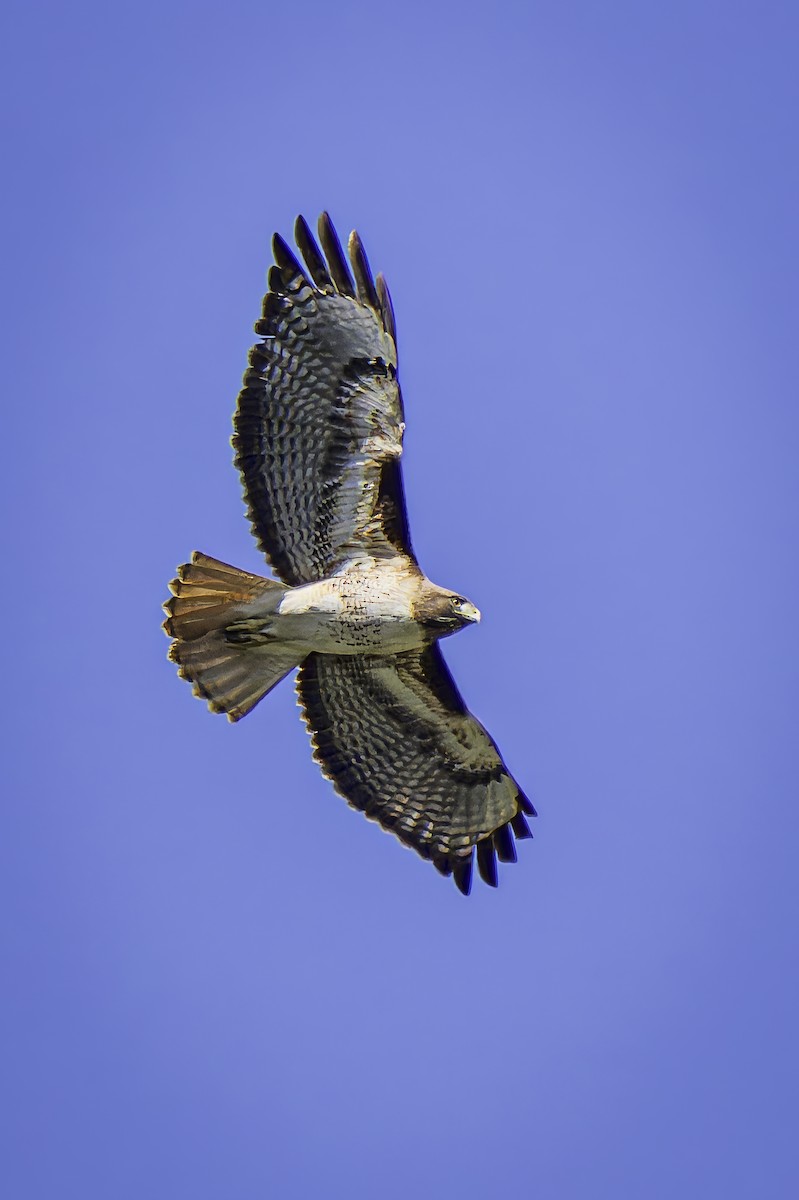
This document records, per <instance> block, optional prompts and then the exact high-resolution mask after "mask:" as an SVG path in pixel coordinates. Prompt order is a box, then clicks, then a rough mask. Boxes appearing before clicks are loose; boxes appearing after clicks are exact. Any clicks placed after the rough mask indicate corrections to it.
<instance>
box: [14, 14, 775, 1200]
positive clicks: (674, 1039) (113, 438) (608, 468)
mask: <svg viewBox="0 0 799 1200" xmlns="http://www.w3.org/2000/svg"><path fill="white" fill-rule="evenodd" d="M3 22H4V28H3V30H2V36H0V45H2V51H0V54H1V55H2V60H3V61H2V80H3V83H2V86H3V89H4V90H5V91H6V93H7V94H6V97H5V99H4V101H3V106H2V110H3V117H2V120H3V124H4V126H5V134H6V149H5V150H4V152H3V165H4V168H5V170H4V176H5V183H4V186H3V191H2V197H0V205H2V210H3V212H2V217H3V220H2V230H3V238H4V241H6V243H7V244H6V247H5V249H4V251H3V256H2V260H3V286H2V289H1V290H0V296H1V299H2V305H3V318H2V328H3V334H4V340H5V342H6V348H5V349H4V351H3V358H2V383H3V394H4V403H3V409H4V429H5V431H6V432H5V434H4V437H3V439H2V446H1V447H0V454H1V455H2V459H3V469H2V487H3V491H4V493H5V499H6V501H7V504H8V512H9V516H8V517H7V518H6V519H5V520H4V524H3V529H4V537H3V552H4V558H5V566H6V568H7V575H6V581H5V583H4V586H3V598H4V608H5V610H6V616H5V618H4V633H5V636H4V650H3V674H4V683H5V687H4V695H5V699H6V711H5V716H4V718H3V726H4V732H5V735H6V739H7V749H6V751H5V755H4V770H3V775H4V777H5V786H4V793H5V798H4V800H3V803H2V825H3V832H2V841H1V843H0V926H1V928H2V973H3V984H2V991H1V992H0V1010H1V1011H0V1023H1V1024H2V1030H3V1035H2V1037H3V1047H2V1069H1V1070H0V1090H1V1094H2V1104H3V1107H4V1113H3V1115H2V1120H1V1121H0V1138H2V1140H3V1141H4V1142H5V1145H4V1146H3V1147H2V1148H0V1172H2V1175H3V1177H4V1178H3V1181H2V1194H3V1195H4V1196H7V1197H9V1198H10V1200H11V1198H13V1200H71V1198H72V1197H76V1198H77V1197H80V1198H81V1200H93V1198H94V1197H98V1198H99V1197H102V1198H103V1200H141V1198H142V1197H148V1200H150V1198H152V1200H175V1198H180V1200H182V1198H183V1197H187V1198H191V1200H217V1198H218V1200H230V1198H231V1197H233V1198H236V1200H240V1198H241V1200H250V1198H255V1197H258V1198H259V1200H260V1198H263V1197H273V1196H274V1197H280V1198H281V1200H282V1198H286V1200H305V1198H307V1197H315V1196H347V1197H355V1198H357V1200H360V1198H364V1200H366V1198H371V1197H375V1196H380V1197H386V1198H387V1200H394V1198H397V1200H405V1198H407V1197H411V1196H413V1197H428V1196H430V1197H432V1196H436V1197H449V1196H452V1197H457V1198H458V1200H471V1198H472V1197H481V1198H483V1197H486V1196H497V1195H508V1196H521V1197H525V1196H530V1197H533V1196H534V1197H536V1198H537V1200H549V1198H552V1200H594V1198H596V1200H600V1198H604V1197H613V1198H614V1200H618V1198H619V1197H622V1198H627V1197H636V1198H637V1197H642V1198H645V1200H660V1198H663V1200H673V1198H674V1197H675V1196H679V1197H681V1198H688V1200H693V1198H694V1197H696V1198H700V1197H701V1198H702V1200H706V1198H707V1197H711V1198H715V1197H721V1196H723V1197H725V1200H737V1198H738V1197H755V1196H756V1197H761V1196H766V1197H769V1198H770V1200H771V1198H775V1197H776V1198H780V1200H781V1198H783V1197H789V1196H790V1197H793V1196H794V1195H796V1194H797V1192H796V1187H797V1183H796V1180H797V1167H798V1166H799V1163H798V1162H797V1160H798V1159H799V1150H798V1149H797V1132H796V1131H797V1116H798V1111H797V1108H798V1106H797V1072H798V1069H799V1061H798V1060H799V1053H797V1050H798V1046H797V1042H798V1035H797V1011H798V1009H799V994H798V993H799V988H797V983H799V955H797V953H796V943H797V898H798V892H799V885H798V884H797V870H796V862H797V839H798V838H799V764H798V763H797V759H798V758H799V736H798V730H797V715H798V713H799V664H798V658H799V655H798V654H797V614H798V613H799V587H798V586H797V585H798V584H799V562H798V558H797V551H798V549H799V407H798V406H799V380H798V379H797V375H798V374H799V371H798V369H797V367H798V364H797V331H798V330H799V283H798V282H797V281H798V280H799V270H798V268H799V253H798V250H799V237H798V235H797V213H799V167H798V165H797V139H796V129H797V113H799V72H797V55H798V53H799V15H797V8H796V5H795V4H791V3H785V4H775V3H768V2H766V3H754V2H752V3H736V2H732V3H729V2H725V3H721V2H719V3H710V2H704V0H702V2H699V3H696V2H693V3H682V2H677V3H670V4H655V3H630V2H627V0H621V2H618V0H614V2H612V3H607V4H602V5H600V4H594V3H588V2H583V3H569V2H565V3H562V2H559V3H546V4H544V3H531V4H524V5H522V4H518V5H514V4H502V3H500V4H493V5H483V6H470V5H468V4H459V5H455V4H452V5H444V4H436V3H426V4H413V3H411V4H405V5H399V4H393V5H381V4H369V5H366V4H364V5H356V4H329V3H328V4H317V3H313V2H306V3H302V4H297V3H294V4H280V5H278V4H271V3H268V2H267V0H262V2H261V3H257V4H256V3H238V2H237V3H231V4H227V5H222V4H215V5H211V4H203V3H200V4H193V5H188V4H186V5H184V4H176V3H165V4H160V3H159V4H155V3H152V2H150V0H144V2H141V3H138V4H135V5H121V4H99V3H95V4H86V3H80V2H78V3H76V4H69V5H67V4H55V3H50V4H43V5H37V4H30V3H27V4H24V5H23V4H21V3H11V4H7V5H6V6H5V13H4V17H3ZM325 207H326V208H329V209H330V211H331V213H332V215H333V218H334V220H335V221H336V222H337V224H338V225H339V226H340V228H341V230H342V232H344V233H346V232H348V230H349V229H350V228H351V227H352V226H354V225H357V227H358V228H359V230H360V231H361V233H362V235H363V237H364V240H365V243H366V247H367V251H368V253H369V255H370V258H371V260H372V264H373V266H374V268H375V269H376V270H377V269H382V270H383V271H384V272H385V273H386V275H387V277H388V280H389V283H390V286H391V289H392V292H393V297H394V302H395V306H396V309H397V314H398V321H399V345H400V372H401V379H402V382H403V386H404V391H405V397H406V405H407V416H408V433H407V440H406V446H407V451H406V458H405V472H406V476H405V477H406V486H407V491H408V498H409V509H410V518H411V525H412V531H413V536H414V541H415V545H416V548H417V551H418V554H419V557H420V559H421V562H422V564H423V566H424V567H425V569H426V571H427V572H428V573H429V575H430V576H431V577H432V578H434V579H435V580H437V581H440V582H441V583H444V584H446V585H449V586H451V587H453V588H457V589H459V590H461V591H463V592H464V593H465V594H466V595H467V596H469V597H470V598H471V599H473V600H474V601H475V603H476V604H477V605H478V606H479V607H480V608H481V609H482V611H483V614H484V616H483V623H482V625H481V626H480V627H479V629H477V630H471V631H468V632H465V633H463V634H462V635H461V636H459V637H458V638H455V639H452V640H451V641H449V642H448V643H447V645H446V655H447V658H448V660H449V662H450V664H451V666H452V669H453V672H454V674H455V677H456V679H457V681H458V683H459V685H460V687H461V689H462V691H463V692H464V694H465V697H466V698H467V700H468V701H469V702H470V704H471V705H472V707H473V708H474V710H475V712H476V713H477V715H478V716H479V717H480V718H481V719H482V720H483V722H484V723H485V724H486V725H487V726H488V728H489V729H490V730H491V732H492V733H493V735H494V736H495V738H496V740H497V741H498V743H499V745H500V747H501V748H502V750H503V752H504V754H505V756H506V758H507V761H508V763H509V765H510V766H511V768H512V769H513V771H514V772H515V773H516V774H517V775H518V777H519V779H520V780H521V781H522V782H523V784H524V785H525V787H526V788H527V790H528V791H529V793H530V795H531V797H532V798H533V799H534V801H535V803H536V805H537V807H538V809H539V812H540V817H539V819H538V821H537V822H536V823H535V833H536V838H535V840H534V841H533V842H528V843H524V844H522V845H521V846H520V854H519V858H520V861H519V864H518V865H517V866H515V867H505V868H503V869H502V871H501V881H500V888H499V890H498V891H497V892H491V891H489V890H488V889H487V888H484V887H482V886H475V889H474V891H473V894H472V896H471V898H470V899H469V900H464V899H463V898H462V897H461V896H460V895H459V894H458V893H457V892H456V890H455V888H454V886H453V885H452V884H451V883H450V882H448V881H445V880H442V879H441V878H440V877H439V876H438V875H437V874H436V872H435V871H434V870H433V869H432V868H431V867H430V866H429V865H427V864H425V863H423V862H422V861H421V860H419V859H417V858H416V857H415V856H414V855H412V854H411V853H410V852H408V851H406V850H404V849H403V848H402V847H401V846H399V845H398V844H397V843H396V842H395V841H394V840H393V839H392V838H389V837H387V836H386V835H385V834H383V833H382V832H381V831H380V830H379V829H378V828H377V827H376V826H373V825H371V824H369V823H368V822H366V821H364V820H363V818H362V817H360V816H358V815H357V814H356V813H353V812H351V811H350V810H349V809H348V808H347V806H346V805H345V803H344V802H343V801H342V800H340V799H339V798H338V797H337V796H336V795H335V794H334V792H333V790H332V788H331V786H330V785H329V784H328V783H326V782H325V781H324V780H323V779H322V777H321V775H320V774H319V772H318V770H317V768H316V767H315V765H314V764H313V763H312V761H311V757H310V753H309V748H308V744H307V738H306V734H305V731H304V729H303V727H302V725H301V722H300V719H299V714H298V712H297V710H296V708H295V703H294V696H293V693H292V689H291V686H290V685H289V684H284V685H282V686H281V687H280V688H279V689H278V690H277V691H275V692H274V693H273V694H272V695H271V696H270V697H269V698H268V699H267V700H266V701H265V702H264V703H263V704H262V705H261V706H260V707H259V708H258V709H257V710H256V711H255V712H254V713H253V714H252V715H251V716H250V717H248V718H247V719H246V720H245V721H243V722H242V723H241V724H240V725H239V726H237V727H230V726H229V725H228V724H227V723H226V722H225V721H224V720H222V719H221V718H217V717H212V716H211V715H209V713H208V712H207V711H206V710H205V708H204V706H203V705H202V704H201V703H199V702H198V701H197V700H194V699H192V697H191V694H190V690H189V688H188V687H187V686H186V685H185V684H184V683H182V682H180V681H179V680H178V679H177V678H176V674H175V670H174V668H173V667H172V666H171V665H170V664H169V663H168V662H167V661H166V650H167V642H166V639H165V638H164V635H163V633H162V632H161V630H160V627H159V626H160V621H161V619H162V614H161V611H160V604H161V602H162V600H164V599H165V598H166V595H167V590H166V584H167V581H168V580H169V579H170V578H171V577H172V575H173V573H174V568H175V566H176V564H177V563H178V562H181V561H184V560H185V558H186V557H187V555H188V554H189V553H190V552H191V550H192V549H194V548H200V549H203V550H205V551H206V552H208V553H210V554H213V555H216V556H218V557H220V558H223V559H225V560H228V561H230V562H233V563H236V564H238V565H240V566H242V567H245V568H248V569H250V570H255V571H258V570H260V569H262V567H263V563H262V560H261V559H260V558H259V555H258V553H257V551H256V548H255V545H254V543H253V542H252V540H251V537H250V534H249V531H248V527H247V524H246V521H245V519H244V514H243V505H242V501H241V497H240V491H239V483H238V479H237V477H236V475H235V472H234V470H233V467H232V463H231V450H230V447H229V444H228V438H229V436H230V432H231V426H230V417H231V413H232V410H233V405H234V401H235V397H236V393H237V390H238V387H239V382H240V377H241V373H242V371H243V369H244V365H245V361H246V353H247V349H248V347H249V345H250V344H251V341H252V340H253V335H252V333H251V326H252V322H253V321H254V319H255V318H256V316H257V315H258V310H259V303H260V297H261V295H262V292H263V290H264V287H265V272H266V269H267V267H268V264H269V261H270V250H269V238H270V235H271V233H272V231H273V230H274V229H278V230H281V231H282V232H283V233H284V234H289V233H290V230H291V225H292V222H293V218H294V216H295V214H296V213H297V212H298V211H302V212H304V213H305V214H306V215H308V216H309V217H315V216H316V214H317V213H318V212H319V211H320V210H321V209H322V208H325ZM4 574H5V572H4Z"/></svg>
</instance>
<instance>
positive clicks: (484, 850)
mask: <svg viewBox="0 0 799 1200" xmlns="http://www.w3.org/2000/svg"><path fill="white" fill-rule="evenodd" d="M477 869H478V871H479V872H480V878H481V879H482V880H483V882H484V883H487V884H488V886H489V887H494V888H495V887H496V886H497V883H498V879H497V858H496V855H495V853H494V843H493V841H492V840H491V837H490V836H489V837H487V838H483V840H482V841H481V842H478V843H477Z"/></svg>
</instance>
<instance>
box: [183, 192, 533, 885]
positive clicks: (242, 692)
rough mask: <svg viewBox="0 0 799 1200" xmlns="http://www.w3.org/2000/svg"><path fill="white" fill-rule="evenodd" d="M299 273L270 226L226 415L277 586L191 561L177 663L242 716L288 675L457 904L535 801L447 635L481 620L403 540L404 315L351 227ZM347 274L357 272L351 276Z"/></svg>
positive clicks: (299, 234)
mask: <svg viewBox="0 0 799 1200" xmlns="http://www.w3.org/2000/svg"><path fill="white" fill-rule="evenodd" d="M295 237H296V241H297V245H298V247H299V249H300V251H301V253H302V257H303V259H304V265H301V263H300V262H299V261H298V259H297V258H296V257H295V256H294V254H293V252H292V251H291V250H290V249H289V247H288V245H287V244H286V243H285V242H284V241H283V239H282V238H281V237H279V236H278V235H277V234H276V235H275V238H274V241H273V250H274V256H275V264H274V265H273V266H272V267H271V268H270V271H269V291H268V292H267V294H266V296H265V298H264V303H263V315H262V317H261V319H260V320H259V321H258V322H257V323H256V325H255V331H256V333H258V334H259V335H260V336H261V339H262V340H261V341H260V342H258V344H257V345H255V346H254V347H253V348H252V350H251V351H250V366H249V367H248V369H247V371H246V373H245V375H244V386H243V388H242V391H241V393H240V395H239V399H238V408H237V411H236V415H235V418H234V424H235V436H234V438H233V445H234V447H235V451H236V465H237V467H238V469H239V471H240V473H241V478H242V481H243V484H244V492H245V497H246V501H247V505H248V511H249V518H250V521H251V523H252V527H253V531H254V533H255V536H256V538H257V540H258V544H259V546H260V547H261V549H262V550H263V552H264V554H265V555H266V557H267V559H268V560H269V562H270V563H271V565H272V568H273V569H274V571H275V573H276V574H277V575H278V576H279V577H280V579H281V580H282V583H278V582H277V581H276V580H273V579H264V578H262V577H260V576H257V575H250V574H248V573H247V572H245V571H240V570H238V568H236V567H230V566H227V565H226V564H225V563H222V562H218V561H217V560H216V559H213V558H209V557H207V556H206V555H204V554H200V553H195V554H193V555H192V559H191V562H190V563H187V564H185V565H184V566H182V567H180V568H179V569H178V577H177V579H175V580H173V582H172V583H171V584H170V588H171V591H172V592H173V597H172V599H171V600H169V601H168V602H167V603H166V604H165V606H164V607H165V609H166V611H167V613H168V614H169V615H168V618H167V620H166V621H165V622H164V629H165V630H166V632H167V634H168V635H169V637H171V638H173V639H174V641H173V643H172V646H171V647H170V652H169V653H170V658H171V659H172V660H173V661H174V662H176V663H178V665H179V668H180V671H179V673H180V675H181V676H182V677H183V678H184V679H188V680H190V681H191V683H192V684H193V685H194V693H195V695H198V696H202V697H203V698H204V699H206V700H207V701H208V704H209V707H210V708H211V709H212V711H213V712H224V713H227V715H228V718H229V719H230V720H231V721H238V720H239V719H240V718H241V717H243V716H245V715H246V714H247V713H248V712H249V711H250V710H251V709H252V708H254V707H255V705H256V704H257V703H258V701H259V700H261V699H262V698H263V697H264V696H265V695H266V694H267V692H269V691H271V689H272V688H273V687H274V686H275V685H276V684H277V683H279V682H280V680H281V679H283V677H284V676H285V675H287V674H288V673H289V672H290V671H292V670H293V669H294V668H296V667H299V668H300V670H299V676H298V679H297V691H298V693H299V698H300V703H301V704H302V707H303V709H304V713H305V720H306V723H307V725H308V729H309V731H310V734H311V740H312V742H313V753H314V758H315V759H316V761H317V762H318V763H319V764H320V766H321V768H322V771H323V772H324V774H325V775H326V776H327V777H328V778H329V779H330V780H332V782H333V784H334V786H335V787H336V789H337V790H338V791H339V792H340V793H341V794H342V795H343V796H344V797H345V798H346V799H347V800H348V801H349V803H350V804H351V805H352V806H353V807H354V808H358V809H360V810H361V811H362V812H364V813H365V814H366V816H367V817H369V818H371V819H372V820H374V821H379V823H380V824H381V825H382V826H383V828H384V829H387V830H389V831H390V832H391V833H394V834H396V836H397V837H398V838H399V839H400V841H402V842H404V843H405V845H407V846H411V847H412V848H413V849H414V850H416V851H417V852H418V853H419V854H421V855H422V856H423V857H424V858H428V859H430V860H431V861H432V862H433V864H434V865H435V866H436V867H437V868H438V870H439V871H440V872H441V873H442V874H443V875H450V874H451V875H452V876H453V878H454V880H455V883H456V884H457V885H458V887H459V888H460V890H461V891H462V892H463V893H464V894H468V892H469V888H470V886H471V876H472V860H473V857H474V850H475V847H476V850H477V865H478V869H479V872H480V875H481V876H482V878H483V879H484V880H485V881H486V883H489V884H491V886H492V887H495V886H496V883H497V859H500V861H502V862H515V861H516V848H515V843H514V834H515V836H516V837H517V838H528V837H530V836H531V834H530V829H529V826H528V824H527V821H526V819H525V813H526V814H528V815H530V814H531V815H535V809H534V808H533V806H532V804H531V803H530V801H529V800H528V799H527V797H526V796H525V795H524V793H523V792H522V790H521V788H520V787H519V785H518V784H517V783H516V781H515V780H514V779H513V778H512V776H511V775H510V774H509V772H508V770H507V768H506V767H505V764H504V763H503V761H502V758H501V757H500V754H499V751H498V750H497V747H496V746H495V744H494V742H493V741H492V739H491V737H490V736H489V735H488V733H487V732H486V731H485V729H484V728H483V726H482V725H481V724H480V723H479V721H477V720H476V719H475V718H474V717H473V716H472V715H471V713H470V712H469V711H468V709H467V708H466V705H465V704H464V702H463V700H462V698H461V696H460V693H459V692H458V689H457V687H456V686H455V683H454V681H453V679H452V676H451V675H450V673H449V671H448V669H447V666H446V663H445V662H444V659H443V657H442V654H441V649H440V647H439V641H440V639H441V638H443V637H448V636H449V634H451V633H455V632H457V630H459V629H462V628H463V627H464V626H466V625H471V624H473V623H475V622H477V621H479V619H480V614H479V612H478V611H477V609H476V608H475V607H474V605H473V604H470V603H469V601H468V600H466V599H464V597H463V596H459V595H457V594H456V593H455V592H451V591H449V590H448V589H446V588H441V587H438V586H436V584H434V583H431V582H430V580H428V579H427V578H426V577H425V576H424V574H423V573H422V571H421V569H420V567H419V564H418V563H417V561H416V558H415V556H414V553H413V550H412V548H411V540H410V536H409V533H408V520H407V515H406V511H405V498H404V494H403V485H402V474H401V470H400V456H401V454H402V436H403V432H404V430H405V420H404V413H403V406H402V395H401V393H400V388H399V383H398V381H397V345H396V332H395V324H394V313H393V309H392V306H391V299H390V297H389V294H388V289H387V287H386V283H385V280H384V279H383V276H382V275H378V276H377V278H376V279H374V278H373V277H372V273H371V271H370V268H369V264H368V262H367V260H366V255H365V253H364V250H363V246H362V245H361V241H360V238H359V237H358V235H357V233H353V234H352V235H351V236H350V240H349V247H348V249H349V260H350V261H349V264H348V262H347V259H346V257H345V255H344V253H343V251H342V249H341V245H340V243H339V240H338V237H337V236H336V232H335V230H334V229H333V226H332V224H331V222H330V218H329V217H328V216H327V214H326V213H325V214H323V215H322V217H321V218H320V220H319V240H320V242H321V249H320V247H319V245H317V243H316V241H315V240H314V237H313V235H312V233H311V231H310V229H309V228H308V225H307V224H306V222H305V220H304V219H303V218H302V217H299V218H298V219H297V223H296V226H295ZM350 264H351V268H352V270H351V271H350Z"/></svg>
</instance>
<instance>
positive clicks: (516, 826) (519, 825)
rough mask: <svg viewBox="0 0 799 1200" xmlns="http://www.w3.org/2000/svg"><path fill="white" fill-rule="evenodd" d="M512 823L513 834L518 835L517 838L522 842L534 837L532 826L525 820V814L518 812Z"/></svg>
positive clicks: (512, 818)
mask: <svg viewBox="0 0 799 1200" xmlns="http://www.w3.org/2000/svg"><path fill="white" fill-rule="evenodd" d="M510 823H511V828H512V829H513V832H514V833H515V834H516V837H517V838H518V839H519V841H520V842H521V841H524V839H525V838H531V837H532V836H533V835H532V832H531V830H530V826H529V825H528V824H527V821H526V819H525V816H524V813H520V812H517V813H516V815H515V817H511V822H510Z"/></svg>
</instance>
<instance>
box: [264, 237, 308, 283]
mask: <svg viewBox="0 0 799 1200" xmlns="http://www.w3.org/2000/svg"><path fill="white" fill-rule="evenodd" d="M272 253H273V254H274V256H275V262H276V264H277V266H278V267H279V268H280V274H281V277H282V279H283V282H284V283H290V282H291V280H292V279H295V278H296V277H297V276H298V275H299V276H300V277H301V278H302V279H304V280H305V282H306V283H308V279H307V277H306V275H305V272H304V271H303V269H302V267H301V266H300V264H299V261H298V260H297V258H296V256H295V254H294V251H293V250H292V249H291V247H290V246H289V244H288V242H286V241H285V240H284V238H282V237H281V236H280V234H279V233H276V234H274V236H273V237H272ZM270 274H271V272H270Z"/></svg>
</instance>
